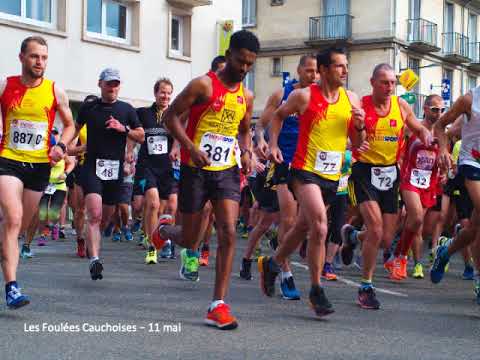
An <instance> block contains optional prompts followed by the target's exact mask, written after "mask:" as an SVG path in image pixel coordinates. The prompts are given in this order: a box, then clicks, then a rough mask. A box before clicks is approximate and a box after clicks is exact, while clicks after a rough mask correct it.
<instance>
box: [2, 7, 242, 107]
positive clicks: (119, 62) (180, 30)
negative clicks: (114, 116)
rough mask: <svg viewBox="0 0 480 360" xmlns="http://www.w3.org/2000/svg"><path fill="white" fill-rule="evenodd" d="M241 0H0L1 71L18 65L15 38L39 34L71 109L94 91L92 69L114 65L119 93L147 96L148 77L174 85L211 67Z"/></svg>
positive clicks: (14, 70)
mask: <svg viewBox="0 0 480 360" xmlns="http://www.w3.org/2000/svg"><path fill="white" fill-rule="evenodd" d="M241 6H242V2H241V0H228V1H223V0H210V1H209V0H119V1H116V0H74V1H72V0H8V1H3V0H2V1H0V36H1V38H2V56H1V57H0V76H1V77H6V76H9V75H14V74H18V73H20V64H19V61H18V53H19V49H20V43H21V41H22V40H23V39H24V38H25V37H27V36H30V35H41V36H43V37H45V38H46V39H47V41H48V44H49V60H48V66H47V72H46V76H47V77H48V78H50V79H52V80H54V81H56V82H57V83H58V84H59V85H60V86H61V87H62V88H64V89H65V90H66V91H67V94H68V95H69V97H70V100H71V101H72V108H73V109H74V110H75V109H76V108H77V107H78V104H79V102H80V101H82V100H83V99H84V98H85V96H86V95H88V94H98V93H99V89H98V86H97V83H98V75H99V73H100V71H101V70H102V69H103V68H105V67H116V68H118V69H119V70H120V73H121V76H122V89H121V91H120V96H121V98H123V99H125V100H127V101H129V102H130V103H132V104H133V105H135V106H140V105H146V104H150V103H151V102H152V101H153V84H154V82H155V81H156V79H157V78H159V77H164V76H166V77H169V78H170V79H171V80H172V82H173V84H174V88H175V89H174V94H175V93H178V91H180V90H181V89H182V88H183V87H184V86H185V85H186V84H187V83H188V81H190V80H191V79H192V78H193V77H195V76H198V75H201V74H202V73H205V72H207V71H208V70H209V67H210V63H211V60H212V58H213V57H215V56H216V55H217V54H218V51H219V37H220V35H221V34H220V33H221V31H223V24H224V22H225V21H233V24H234V29H235V28H236V29H240V28H241Z"/></svg>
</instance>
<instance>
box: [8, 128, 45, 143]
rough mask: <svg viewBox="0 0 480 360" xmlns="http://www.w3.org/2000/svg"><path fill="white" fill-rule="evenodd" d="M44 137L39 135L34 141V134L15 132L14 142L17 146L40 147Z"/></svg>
mask: <svg viewBox="0 0 480 360" xmlns="http://www.w3.org/2000/svg"><path fill="white" fill-rule="evenodd" d="M42 139H43V136H42V135H40V134H39V135H37V136H36V137H35V142H33V140H34V134H30V133H24V132H19V131H14V132H13V142H14V143H15V144H31V145H39V144H40V143H41V142H42Z"/></svg>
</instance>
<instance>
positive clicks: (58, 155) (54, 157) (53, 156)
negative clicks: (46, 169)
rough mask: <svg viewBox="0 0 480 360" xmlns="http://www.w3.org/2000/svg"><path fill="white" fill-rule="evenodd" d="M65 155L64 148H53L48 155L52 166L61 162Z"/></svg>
mask: <svg viewBox="0 0 480 360" xmlns="http://www.w3.org/2000/svg"><path fill="white" fill-rule="evenodd" d="M64 155H65V154H64V153H63V150H62V148H60V147H59V146H52V148H51V149H50V152H49V153H48V156H49V158H50V165H51V166H54V165H55V164H56V163H58V162H59V161H60V160H62V159H63V157H64Z"/></svg>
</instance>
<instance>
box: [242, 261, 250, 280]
mask: <svg viewBox="0 0 480 360" xmlns="http://www.w3.org/2000/svg"><path fill="white" fill-rule="evenodd" d="M240 277H241V278H242V279H244V280H252V259H245V258H243V259H242V265H241V266H240Z"/></svg>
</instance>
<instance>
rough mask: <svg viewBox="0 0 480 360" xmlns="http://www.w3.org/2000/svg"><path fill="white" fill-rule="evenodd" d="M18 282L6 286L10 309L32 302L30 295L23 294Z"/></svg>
mask: <svg viewBox="0 0 480 360" xmlns="http://www.w3.org/2000/svg"><path fill="white" fill-rule="evenodd" d="M20 290H21V289H20V287H19V286H18V284H17V283H16V282H14V283H13V284H10V285H8V286H6V287H5V292H6V300H7V306H8V307H9V308H10V309H18V308H21V307H22V306H25V305H28V304H30V299H29V298H28V296H26V295H23V294H22V292H21V291H20Z"/></svg>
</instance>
